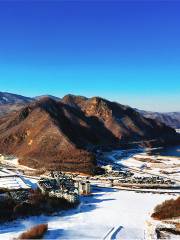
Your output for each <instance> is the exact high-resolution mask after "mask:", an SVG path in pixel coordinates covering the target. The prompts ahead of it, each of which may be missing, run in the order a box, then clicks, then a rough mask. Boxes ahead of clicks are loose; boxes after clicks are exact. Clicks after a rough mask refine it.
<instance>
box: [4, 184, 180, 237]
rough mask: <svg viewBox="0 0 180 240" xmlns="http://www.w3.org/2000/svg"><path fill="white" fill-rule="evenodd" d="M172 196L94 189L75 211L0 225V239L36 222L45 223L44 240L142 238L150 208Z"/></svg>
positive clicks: (83, 198) (17, 232)
mask: <svg viewBox="0 0 180 240" xmlns="http://www.w3.org/2000/svg"><path fill="white" fill-rule="evenodd" d="M174 197H176V196H175V195H168V194H152V193H136V192H131V191H119V190H115V189H111V188H97V189H94V190H93V194H92V195H90V196H87V197H82V198H81V200H82V202H81V204H80V206H79V207H78V208H76V209H73V210H68V211H64V212H61V213H58V214H56V215H54V216H37V217H29V218H26V219H24V220H16V221H13V222H10V223H5V224H1V225H0V239H2V240H3V239H6V240H7V239H13V238H14V237H17V236H18V235H19V234H20V233H21V232H23V231H25V230H27V229H28V228H30V227H32V226H34V225H36V224H39V223H48V226H49V230H48V232H47V233H46V235H45V239H123V240H124V239H130V240H132V239H145V229H146V221H147V220H149V218H150V215H151V213H152V211H153V208H154V207H155V206H156V205H157V204H159V203H161V202H162V201H164V200H167V199H170V198H174Z"/></svg>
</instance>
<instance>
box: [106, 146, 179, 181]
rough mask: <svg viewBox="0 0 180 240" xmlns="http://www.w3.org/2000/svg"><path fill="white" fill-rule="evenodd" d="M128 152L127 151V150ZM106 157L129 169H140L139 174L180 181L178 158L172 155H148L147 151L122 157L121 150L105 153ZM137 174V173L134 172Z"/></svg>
mask: <svg viewBox="0 0 180 240" xmlns="http://www.w3.org/2000/svg"><path fill="white" fill-rule="evenodd" d="M127 152H128V151H127ZM106 158H108V159H109V160H111V161H112V162H114V163H118V164H120V165H122V166H124V167H127V168H129V169H130V170H132V171H133V170H137V171H142V170H143V171H142V172H140V175H143V176H147V174H148V173H149V174H155V175H161V176H164V177H168V178H171V179H172V180H177V181H178V182H180V158H179V157H174V156H158V155H148V153H147V152H143V153H132V154H131V152H129V155H128V154H127V156H123V157H122V150H117V151H112V152H110V153H107V154H106ZM136 175H137V173H136Z"/></svg>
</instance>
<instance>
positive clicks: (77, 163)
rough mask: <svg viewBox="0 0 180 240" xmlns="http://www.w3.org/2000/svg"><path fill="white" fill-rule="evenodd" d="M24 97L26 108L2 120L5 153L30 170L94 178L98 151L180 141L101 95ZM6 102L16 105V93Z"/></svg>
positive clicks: (0, 139) (161, 126)
mask: <svg viewBox="0 0 180 240" xmlns="http://www.w3.org/2000/svg"><path fill="white" fill-rule="evenodd" d="M1 96H2V97H3V94H1ZM6 96H7V95H6ZM16 96H17V95H16ZM13 97H14V95H13ZM20 99H21V101H22V102H21V103H18V106H20V105H21V108H19V109H16V111H15V110H13V111H11V110H10V112H9V113H8V114H7V113H6V114H4V115H3V116H2V117H1V118H0V153H4V154H13V155H16V156H18V157H19V159H20V162H21V163H22V164H24V165H27V166H30V167H35V168H39V167H45V168H47V169H60V170H64V171H73V172H74V171H76V172H84V173H91V174H92V173H93V172H94V171H95V170H96V169H97V167H96V154H95V153H96V150H97V149H100V148H105V149H106V148H109V147H111V148H116V147H120V146H121V147H122V146H123V147H128V146H129V144H135V145H141V146H149V147H150V146H154V145H164V144H175V143H177V142H178V141H179V140H180V139H179V135H178V134H176V132H175V130H174V129H172V128H170V127H168V126H166V125H165V124H164V123H161V122H159V121H157V120H152V119H150V118H145V117H143V116H142V114H140V113H139V112H137V111H135V110H134V109H133V108H130V107H128V106H124V105H121V104H119V103H115V102H111V101H108V100H106V99H103V98H100V97H93V98H86V97H81V96H74V95H67V96H65V97H64V98H62V99H59V98H58V99H56V98H55V100H54V99H53V98H52V97H47V96H46V97H42V98H41V97H40V98H39V97H38V100H37V99H35V98H34V99H32V98H24V97H21V96H20ZM23 99H24V102H23ZM6 102H7V103H6ZM6 102H5V103H3V104H1V106H4V105H6V106H7V107H9V106H13V105H14V104H15V103H13V104H9V102H11V100H10V95H9V100H6ZM15 105H17V104H15Z"/></svg>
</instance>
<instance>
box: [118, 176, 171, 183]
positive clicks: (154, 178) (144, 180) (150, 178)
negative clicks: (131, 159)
mask: <svg viewBox="0 0 180 240" xmlns="http://www.w3.org/2000/svg"><path fill="white" fill-rule="evenodd" d="M118 182H119V183H128V184H152V185H173V184H175V182H174V181H172V180H170V179H164V178H162V177H159V176H148V177H147V176H142V177H138V176H137V177H136V176H134V177H133V178H123V179H119V181H118Z"/></svg>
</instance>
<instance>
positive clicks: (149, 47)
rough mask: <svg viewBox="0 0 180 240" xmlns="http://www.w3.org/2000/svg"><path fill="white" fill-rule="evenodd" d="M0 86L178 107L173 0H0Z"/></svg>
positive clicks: (179, 69)
mask: <svg viewBox="0 0 180 240" xmlns="http://www.w3.org/2000/svg"><path fill="white" fill-rule="evenodd" d="M0 91H8V92H14V93H19V94H23V95H27V96H36V95H41V94H47V93H48V94H53V95H57V96H60V97H61V96H63V95H65V94H68V93H73V94H80V95H86V96H97V95H98V96H102V97H105V98H108V99H110V100H116V101H119V102H121V103H122V104H127V105H130V106H132V107H138V108H140V109H146V110H156V111H180V1H169V2H163V1H159V2H158V1H131V2H130V1H120V0H119V1H114V2H113V1H89V2H88V1H86V0H85V1H54V2H53V1H39V2H37V1H30V0H28V1H19V2H18V1H4V2H3V1H0Z"/></svg>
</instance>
